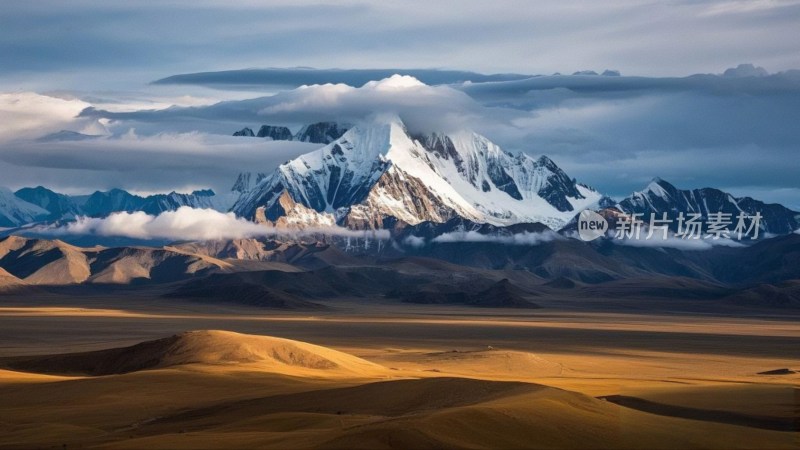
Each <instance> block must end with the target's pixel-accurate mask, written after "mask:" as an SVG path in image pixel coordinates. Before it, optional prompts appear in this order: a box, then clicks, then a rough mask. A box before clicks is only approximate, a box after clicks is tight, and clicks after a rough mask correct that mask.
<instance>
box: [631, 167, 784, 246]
mask: <svg viewBox="0 0 800 450" xmlns="http://www.w3.org/2000/svg"><path fill="white" fill-rule="evenodd" d="M617 208H618V209H620V210H621V211H623V212H626V213H629V214H633V213H642V214H644V217H645V218H649V217H650V213H655V214H656V216H657V217H661V214H663V213H667V216H668V218H672V219H675V218H676V217H677V215H678V213H681V212H682V213H684V214H689V213H699V214H700V215H701V216H702V217H703V219H707V218H708V215H709V213H717V212H722V213H727V214H731V215H732V217H733V220H736V219H735V218H736V216H737V215H738V214H739V213H742V212H743V213H745V214H747V215H754V214H756V212H758V213H760V214H761V216H762V219H761V229H762V230H763V231H764V232H768V233H774V234H787V233H791V232H793V231H794V230H796V229H798V228H800V212H797V211H792V210H790V209H789V208H786V207H785V206H783V205H779V204H775V203H772V204H770V203H764V202H762V201H759V200H755V199H753V198H750V197H739V198H737V197H734V196H733V195H731V194H729V193H727V192H723V191H721V190H719V189H714V188H702V189H691V190H682V189H678V188H676V187H675V186H673V185H672V184H670V183H668V182H666V181H664V180H662V179H660V178H655V179H653V181H652V182H650V184H649V185H647V187H646V188H645V189H644V190H642V191H639V192H634V193H633V194H632V195H631V196H630V197H627V198H625V199H624V200H622V201H620V202H619V204H617Z"/></svg>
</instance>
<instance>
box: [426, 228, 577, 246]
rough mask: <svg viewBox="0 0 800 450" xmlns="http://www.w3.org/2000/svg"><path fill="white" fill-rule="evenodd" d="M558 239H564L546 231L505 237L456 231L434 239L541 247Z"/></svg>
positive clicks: (446, 241)
mask: <svg viewBox="0 0 800 450" xmlns="http://www.w3.org/2000/svg"><path fill="white" fill-rule="evenodd" d="M556 239H562V237H561V236H560V235H558V234H557V233H555V232H552V231H544V232H541V233H529V232H527V231H526V232H523V233H516V234H512V235H505V236H504V235H496V234H481V233H478V232H477V231H454V232H452V233H444V234H442V235H439V236H436V237H435V238H433V242H437V243H448V242H494V243H498V244H506V245H539V244H542V243H544V242H550V241H553V240H556Z"/></svg>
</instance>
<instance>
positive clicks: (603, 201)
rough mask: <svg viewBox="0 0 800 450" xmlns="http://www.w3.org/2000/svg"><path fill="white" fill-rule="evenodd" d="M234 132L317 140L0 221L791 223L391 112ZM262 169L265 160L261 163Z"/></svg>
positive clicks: (30, 196)
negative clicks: (582, 174)
mask: <svg viewBox="0 0 800 450" xmlns="http://www.w3.org/2000/svg"><path fill="white" fill-rule="evenodd" d="M235 135H237V136H254V137H262V138H268V139H273V140H294V141H304V142H313V143H318V144H320V148H319V149H317V150H315V151H312V152H310V153H306V154H304V155H301V156H298V157H297V158H295V159H293V160H291V161H288V162H287V163H285V164H282V165H280V166H279V167H277V168H275V169H274V170H272V171H271V172H270V171H263V172H242V173H241V174H239V176H238V177H237V178H236V180H235V181H234V183H233V186H232V189H231V190H230V192H227V193H223V194H216V193H215V192H213V191H211V190H197V191H194V192H192V193H188V194H182V193H177V192H171V193H168V194H156V195H149V196H139V195H135V194H131V193H129V192H127V191H124V190H121V189H112V190H110V191H105V192H103V191H97V192H94V193H93V194H91V195H78V196H70V195H65V194H60V193H57V192H54V191H52V190H50V189H47V188H46V187H43V186H38V187H35V188H23V189H20V190H18V191H16V192H14V193H11V192H10V191H8V190H2V189H0V227H6V228H13V227H20V226H25V225H28V224H32V223H37V222H53V221H70V220H74V219H75V218H76V217H78V216H89V217H105V216H108V215H110V214H112V213H115V212H122V211H125V212H135V211H143V212H145V213H147V214H152V215H157V214H159V213H162V212H164V211H172V210H175V209H177V208H179V207H181V206H189V207H193V208H211V209H215V210H218V211H224V212H226V211H233V212H234V213H236V214H237V215H238V216H240V217H244V218H246V219H249V220H252V221H255V222H259V223H264V224H267V225H269V224H272V225H276V226H280V227H296V228H309V227H320V226H329V225H334V224H335V225H339V226H342V227H346V228H350V229H358V230H363V229H367V230H370V229H389V230H391V231H392V233H393V234H394V235H395V236H400V237H408V236H411V235H412V233H419V236H417V237H426V238H431V237H432V236H433V235H434V234H436V233H438V234H444V233H448V232H451V231H465V230H466V231H475V230H478V231H480V232H484V233H500V234H508V233H513V232H515V230H516V231H527V230H541V229H547V228H549V229H551V230H555V231H559V230H564V231H569V230H574V227H575V217H576V215H577V214H578V213H580V211H582V210H584V209H587V208H588V209H595V210H601V209H606V210H609V211H616V212H617V213H625V214H634V213H637V214H642V215H643V217H644V218H645V219H647V218H648V217H649V215H650V214H651V213H654V214H656V215H657V216H659V217H660V216H661V214H663V213H667V214H668V216H669V217H670V218H673V219H674V218H676V216H677V214H678V213H684V214H689V213H697V214H700V215H701V217H702V220H703V221H706V220H707V219H708V217H709V214H710V213H715V212H723V213H728V214H731V215H732V216H733V217H735V216H736V215H737V214H738V213H740V212H742V213H745V214H748V215H754V214H756V213H759V214H761V216H762V219H761V224H760V226H761V231H762V232H763V234H767V233H768V234H775V235H781V234H788V233H791V232H793V231H795V230H797V229H798V228H800V213H798V212H796V211H793V210H791V209H789V208H786V207H784V206H782V205H779V204H767V203H764V202H761V201H758V200H755V199H752V198H750V197H734V196H733V195H730V194H728V193H725V192H723V191H721V190H718V189H713V188H703V189H694V190H681V189H678V188H676V187H675V186H673V185H672V184H670V183H668V182H666V181H664V180H661V179H655V180H653V182H651V183H650V184H649V185H648V186H647V187H645V189H644V190H642V191H639V192H634V193H633V194H632V195H630V196H628V197H626V198H624V199H622V200H620V201H614V200H612V199H610V198H608V197H606V196H604V195H602V194H601V193H600V192H599V191H597V190H595V189H594V188H591V187H589V186H587V185H585V184H581V183H579V182H578V181H577V180H575V179H574V178H571V177H570V176H569V175H568V174H566V173H565V172H564V171H563V170H562V169H561V168H560V167H558V165H557V164H556V163H555V162H554V161H552V160H551V159H550V158H548V157H547V156H541V157H538V158H533V157H530V156H528V155H527V154H526V153H520V154H516V155H514V154H510V153H508V152H506V151H504V150H503V149H501V148H500V147H499V146H497V145H496V144H494V143H492V142H491V141H490V140H489V139H487V138H486V137H484V136H481V135H479V134H477V133H474V132H472V131H469V130H462V131H457V132H449V133H426V134H413V133H411V132H409V130H408V129H407V128H406V126H405V124H404V123H403V122H402V120H401V119H400V118H399V117H396V116H389V117H382V118H379V119H374V120H373V121H371V122H367V123H362V124H359V125H356V126H350V125H345V124H339V123H335V122H319V123H314V124H310V125H306V126H303V127H302V128H301V129H300V131H299V132H297V133H295V134H292V133H291V131H290V130H289V128H287V127H285V126H279V125H263V126H261V128H260V129H259V130H258V133H254V132H253V130H252V129H250V128H244V129H242V130H241V131H238V132H236V133H235ZM265 169H267V168H265Z"/></svg>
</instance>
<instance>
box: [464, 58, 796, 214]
mask: <svg viewBox="0 0 800 450" xmlns="http://www.w3.org/2000/svg"><path fill="white" fill-rule="evenodd" d="M461 89H462V90H463V91H464V92H465V93H467V94H469V95H471V96H474V97H475V98H476V100H477V101H480V102H482V103H483V104H484V106H493V107H495V109H516V110H519V111H527V112H528V114H527V115H525V116H524V117H519V116H518V117H517V118H514V119H512V125H513V126H506V125H503V124H499V125H492V129H487V130H485V132H486V134H487V135H488V136H490V137H492V138H493V139H494V140H495V141H497V142H498V143H499V144H501V145H502V146H503V147H504V148H505V149H507V150H511V151H525V152H528V153H530V154H534V155H535V154H542V153H544V154H547V155H549V156H551V157H552V158H553V159H554V160H555V161H556V162H557V163H558V164H559V165H560V166H561V167H562V168H564V169H565V171H566V172H567V173H569V174H570V176H573V177H576V178H577V179H578V180H581V181H583V182H585V183H588V184H590V185H593V186H596V187H598V188H600V189H601V190H602V191H603V192H604V193H606V194H608V195H611V196H616V197H620V196H624V195H628V194H629V193H630V192H632V191H634V190H639V189H641V187H642V186H644V185H645V184H647V182H648V180H649V178H651V177H653V176H661V177H662V178H665V179H669V180H671V181H672V182H673V183H675V184H677V185H679V186H682V187H685V188H701V187H709V186H712V187H718V188H722V189H727V190H736V191H737V192H741V194H742V195H747V194H748V193H747V192H742V189H737V187H745V186H748V187H753V188H756V189H757V190H756V191H754V192H758V193H765V194H766V197H763V199H764V200H768V201H781V200H784V198H780V197H777V196H776V197H771V192H773V191H774V192H779V190H781V189H783V190H786V189H796V188H799V187H800V185H798V179H797V177H796V175H795V174H796V173H798V172H800V160H798V159H797V158H796V155H795V153H796V143H797V142H799V141H800V130H799V129H798V128H797V127H796V126H795V125H794V122H795V116H796V113H795V112H796V111H798V110H800V72H798V71H790V72H783V73H779V74H773V75H769V76H757V77H756V76H749V77H725V76H717V75H698V76H691V77H684V78H644V77H624V76H623V77H603V76H556V77H537V78H532V79H529V80H520V81H509V82H502V83H485V84H477V85H468V86H464V87H462V88H461ZM509 116H511V115H510V114H509ZM783 197H785V196H783ZM795 203H796V202H795Z"/></svg>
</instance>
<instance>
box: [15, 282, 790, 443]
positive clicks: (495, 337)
mask: <svg viewBox="0 0 800 450" xmlns="http://www.w3.org/2000/svg"><path fill="white" fill-rule="evenodd" d="M115 296H116V297H115V298H106V297H104V296H102V295H92V294H87V295H86V296H77V295H70V296H63V295H50V294H42V295H41V296H40V297H38V298H30V297H28V298H14V297H13V296H12V297H8V298H5V299H4V301H3V305H2V307H0V357H2V359H0V366H2V367H3V369H2V370H0V448H130V449H138V448H201V449H205V448H222V447H225V448H442V447H444V448H458V447H468V448H580V447H584V448H585V447H590V448H598V447H607V448H720V449H721V448H726V449H729V448H787V449H792V448H798V447H799V446H800V440H799V439H800V433H798V429H800V428H798V425H799V424H798V420H799V419H798V417H800V374H798V373H796V371H798V369H800V362H799V361H800V323H798V321H797V317H793V316H781V315H779V314H773V315H752V316H749V317H746V316H742V315H730V316H723V315H706V314H701V313H684V314H666V313H652V312H646V313H636V312H635V311H627V312H602V311H596V312H591V311H570V310H558V309H555V308H543V309H536V310H513V309H502V308H499V309H480V308H469V307H462V306H441V305H439V306H436V305H409V304H402V305H398V304H396V303H395V304H392V303H391V302H383V301H379V300H376V301H373V302H367V303H365V302H364V301H363V300H360V301H358V302H354V303H350V302H347V301H336V302H329V303H327V304H326V305H325V306H327V309H325V310H322V311H320V312H313V313H309V312H288V311H287V312H280V311H278V312H275V311H266V310H264V309H259V308H250V307H243V306H236V307H220V306H212V305H198V304H196V303H188V302H181V301H177V300H174V299H170V300H168V301H167V300H165V299H164V298H161V297H158V296H152V297H150V296H148V294H147V290H131V291H130V292H129V293H128V294H120V293H117V294H115ZM110 305H113V306H110ZM202 330H205V331H202ZM209 330H224V331H209ZM143 342H146V343H145V344H141V343H143ZM137 344H139V345H137ZM108 349H116V350H108ZM56 354H58V355H60V356H46V355H56ZM780 369H788V370H780ZM770 371H776V372H773V373H772V374H769V372H770ZM765 372H767V373H766V374H765Z"/></svg>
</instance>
